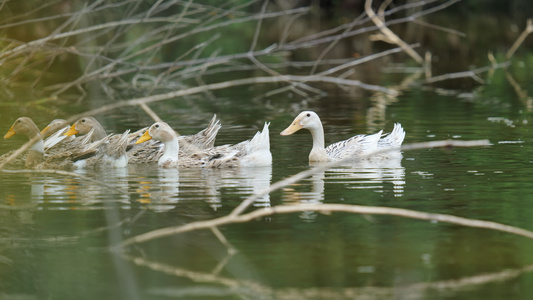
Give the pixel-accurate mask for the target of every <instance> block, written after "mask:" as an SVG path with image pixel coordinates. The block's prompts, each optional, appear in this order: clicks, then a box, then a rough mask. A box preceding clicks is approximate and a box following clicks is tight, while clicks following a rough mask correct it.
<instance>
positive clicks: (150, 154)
mask: <svg viewBox="0 0 533 300" xmlns="http://www.w3.org/2000/svg"><path fill="white" fill-rule="evenodd" d="M221 127H222V126H221V125H220V120H218V119H217V116H216V114H215V115H213V118H211V121H210V122H209V124H208V125H207V127H206V128H204V129H203V130H201V131H200V132H198V133H196V134H193V135H180V136H178V143H179V146H180V147H179V154H180V155H181V156H187V155H190V154H193V153H195V152H198V151H201V150H205V149H209V148H213V146H214V144H215V139H216V136H217V134H218V131H219V130H220V128H221ZM148 129H149V127H145V128H142V129H140V130H138V131H136V132H134V133H132V134H131V135H130V141H129V142H130V146H129V147H130V148H131V150H128V158H129V160H130V163H133V164H139V163H154V162H157V161H158V160H159V158H160V157H161V156H162V155H163V153H164V151H165V146H164V143H162V142H161V141H158V140H155V139H151V140H148V141H145V142H144V143H142V144H136V143H135V142H136V141H137V140H138V139H139V138H140V137H141V136H142V135H143V134H144V133H145V132H146V131H147V130H148Z"/></svg>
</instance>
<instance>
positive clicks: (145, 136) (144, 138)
mask: <svg viewBox="0 0 533 300" xmlns="http://www.w3.org/2000/svg"><path fill="white" fill-rule="evenodd" d="M151 139H152V136H151V135H150V133H148V130H146V131H145V132H144V134H143V135H142V136H141V137H140V138H139V139H138V140H137V141H136V142H135V144H140V143H144V142H146V141H148V140H151Z"/></svg>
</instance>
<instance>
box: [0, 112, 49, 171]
mask: <svg viewBox="0 0 533 300" xmlns="http://www.w3.org/2000/svg"><path fill="white" fill-rule="evenodd" d="M15 134H21V135H25V136H27V137H28V138H29V139H30V140H33V139H36V141H35V143H34V144H33V145H32V146H31V147H30V149H29V150H28V151H27V155H26V160H25V163H24V165H25V166H26V168H34V167H36V166H37V165H38V164H40V163H42V162H43V161H44V142H43V139H42V138H41V133H40V131H39V128H38V127H37V125H35V123H34V122H33V120H32V119H31V118H28V117H20V118H18V119H17V120H15V122H14V123H13V125H11V127H10V128H9V130H8V131H7V133H6V134H5V135H4V139H9V138H11V137H12V136H14V135H15ZM11 153H12V152H9V153H7V154H5V155H3V156H2V158H1V160H4V159H6V158H7V156H9V155H10V154H11ZM18 163H20V160H19V161H18ZM18 163H16V164H17V165H18Z"/></svg>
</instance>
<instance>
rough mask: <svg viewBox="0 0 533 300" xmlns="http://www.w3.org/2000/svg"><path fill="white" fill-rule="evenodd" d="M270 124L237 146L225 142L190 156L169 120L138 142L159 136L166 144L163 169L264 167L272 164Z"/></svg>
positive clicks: (148, 131) (161, 165) (159, 163)
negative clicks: (181, 153) (182, 154)
mask: <svg viewBox="0 0 533 300" xmlns="http://www.w3.org/2000/svg"><path fill="white" fill-rule="evenodd" d="M269 125H270V123H266V122H265V125H264V127H263V130H262V131H261V132H257V133H256V134H255V135H254V137H253V138H252V139H251V140H246V141H243V142H240V143H238V144H235V145H222V146H217V147H213V148H209V149H204V150H201V151H198V152H196V153H194V154H191V155H189V156H181V155H180V143H179V142H178V136H177V135H176V132H175V131H174V130H172V128H171V127H170V126H169V125H168V123H166V122H156V123H154V124H153V125H152V126H150V127H149V128H148V130H146V131H145V132H144V134H143V135H142V136H141V137H140V138H139V139H138V140H137V141H136V144H141V143H144V142H146V141H149V140H152V139H155V140H158V141H160V142H162V143H163V144H164V145H165V150H164V153H163V155H162V156H161V157H160V158H159V159H158V165H159V166H160V167H162V168H189V167H204V168H221V167H261V166H270V165H271V164H272V154H271V153H270V138H269V129H268V127H269Z"/></svg>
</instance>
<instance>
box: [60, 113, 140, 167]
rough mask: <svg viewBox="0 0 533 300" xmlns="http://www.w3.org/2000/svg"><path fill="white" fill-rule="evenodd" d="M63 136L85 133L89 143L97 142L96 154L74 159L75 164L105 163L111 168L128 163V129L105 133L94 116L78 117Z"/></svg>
mask: <svg viewBox="0 0 533 300" xmlns="http://www.w3.org/2000/svg"><path fill="white" fill-rule="evenodd" d="M64 135H65V136H73V135H82V136H83V135H85V136H86V137H85V139H86V140H88V141H89V142H91V143H97V144H98V147H100V149H99V151H98V153H97V154H96V156H94V157H91V158H90V159H88V160H85V159H80V160H78V161H76V163H75V166H76V167H78V168H85V167H87V166H90V165H94V164H95V163H96V162H97V163H98V164H101V165H107V166H108V167H111V168H123V167H126V166H127V165H128V161H129V159H128V155H127V154H126V152H127V149H128V141H129V138H130V131H129V130H126V131H125V132H124V133H123V134H109V135H108V134H107V133H106V131H105V129H104V127H103V126H102V125H101V124H100V122H98V120H96V119H95V118H94V117H90V116H87V117H82V118H79V119H78V120H77V121H76V122H75V123H74V124H72V126H71V127H70V128H69V130H68V131H67V132H65V133H64Z"/></svg>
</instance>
